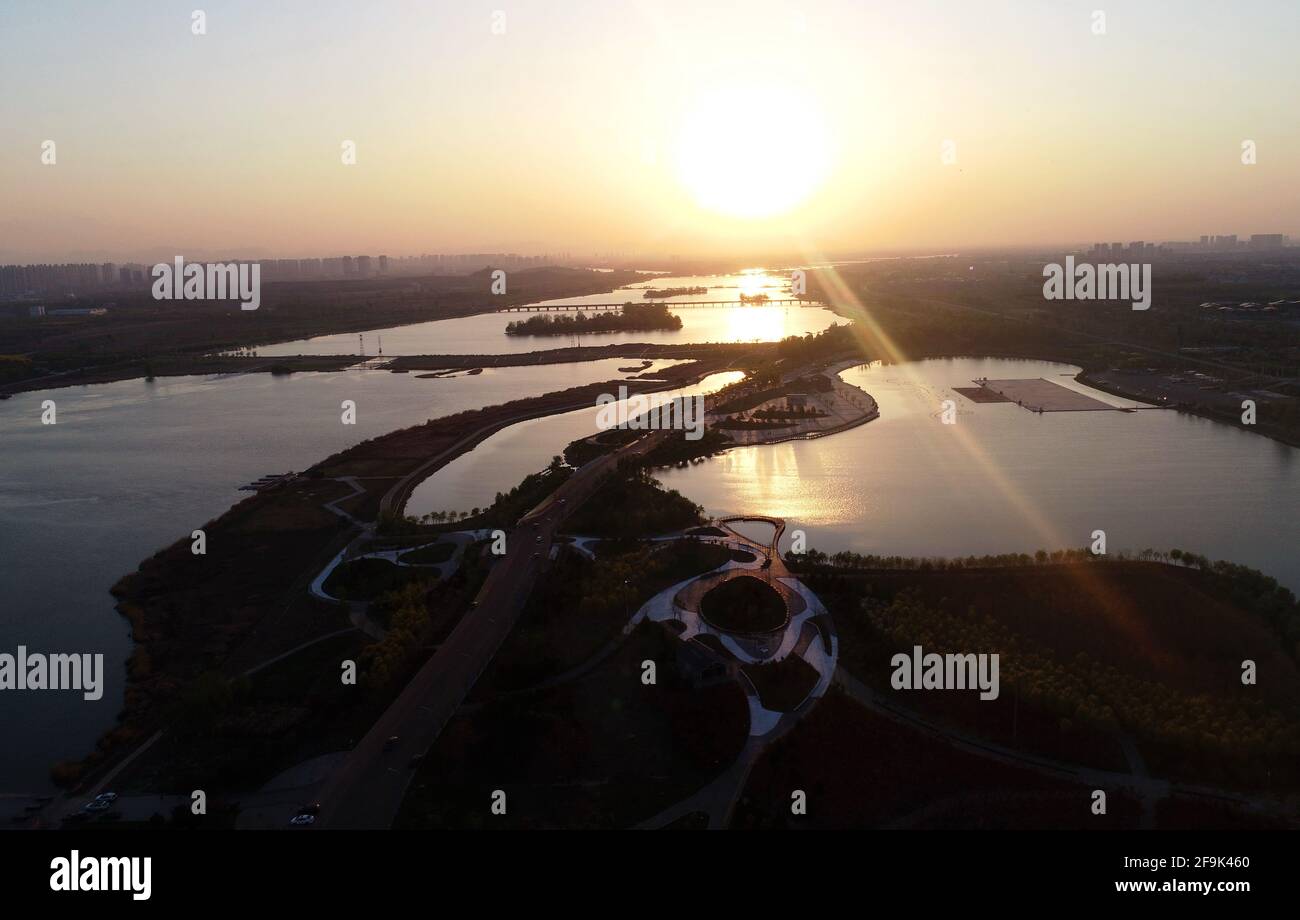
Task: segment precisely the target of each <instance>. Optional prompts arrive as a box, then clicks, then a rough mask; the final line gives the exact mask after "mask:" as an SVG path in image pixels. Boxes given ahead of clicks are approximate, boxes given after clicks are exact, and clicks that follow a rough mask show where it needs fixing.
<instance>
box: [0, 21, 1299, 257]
mask: <svg viewBox="0 0 1300 920" xmlns="http://www.w3.org/2000/svg"><path fill="white" fill-rule="evenodd" d="M196 6H198V7H199V8H201V9H203V10H204V12H205V13H206V17H207V19H206V28H207V33H206V34H204V35H195V34H193V33H192V30H191V22H192V19H191V11H192V10H193V9H195V7H196ZM1094 9H1104V11H1105V13H1106V21H1105V26H1106V31H1105V34H1104V35H1096V34H1094V32H1093V25H1094V20H1093V10H1094ZM496 10H500V11H503V12H504V14H505V20H504V26H505V30H504V34H494V33H493V24H494V11H496ZM496 21H498V22H499V20H496ZM1297 38H1300V3H1298V2H1296V0H1276V2H1264V0H1235V2H1232V3H1226V2H1222V0H1213V2H1211V0H1204V2H1202V0H1170V2H1157V0H1142V2H1139V0H1126V2H1112V0H1082V2H1076V0H1022V2H995V0H980V2H974V0H948V2H942V3H940V2H920V0H905V2H896V3H886V2H869V0H825V2H823V0H807V2H771V3H769V2H764V0H740V2H734V3H707V2H701V0H682V2H664V0H640V2H636V0H632V2H622V0H598V2H596V0H593V2H586V0H535V2H534V0H487V2H483V3H477V2H472V0H455V2H452V0H446V2H431V0H409V2H405V0H369V2H361V0H352V2H341V0H339V2H335V0H304V2H288V0H286V2H275V3H271V2H265V0H258V2H217V0H187V2H185V3H178V2H168V0H139V2H128V0H117V2H78V3H73V2H60V0H4V2H3V3H0V261H16V260H27V259H32V258H54V259H60V260H62V259H63V258H72V257H76V256H77V255H85V256H86V257H89V258H94V257H97V256H103V257H115V258H122V257H125V256H128V255H132V254H152V253H155V252H156V251H157V250H159V249H161V250H165V251H176V252H179V253H185V252H196V253H198V252H206V253H208V254H217V253H223V252H224V253H227V254H245V253H249V252H250V251H251V252H252V253H254V254H262V255H268V256H280V257H294V256H300V255H331V254H343V253H352V252H357V253H360V252H369V253H379V252H387V253H389V254H391V255H400V254H412V253H419V252H424V251H467V250H480V249H492V250H496V249H512V250H518V251H526V252H544V251H560V250H571V251H573V252H575V253H589V252H597V253H613V252H621V253H628V254H642V253H644V254H650V253H676V254H681V255H690V254H694V253H700V254H708V253H715V252H744V251H758V250H760V249H771V248H777V247H780V248H784V247H787V246H800V247H805V248H808V249H810V250H821V251H838V252H844V251H850V250H875V249H891V248H921V249H926V248H932V249H946V248H949V247H954V246H979V245H1002V244H1019V243H1049V242H1066V241H1091V240H1094V239H1095V240H1125V241H1127V240H1130V239H1146V240H1167V239H1186V238H1190V237H1194V236H1197V235H1199V234H1201V233H1239V234H1247V233H1251V232H1283V233H1290V234H1293V235H1300V216H1298V215H1300V108H1297V100H1300V67H1297V65H1296V40H1297ZM1246 139H1250V140H1253V141H1255V142H1256V144H1257V151H1258V153H1257V156H1258V162H1257V164H1256V165H1254V166H1243V165H1242V163H1241V144H1242V141H1243V140H1246ZM46 140H53V141H54V142H55V144H56V148H55V154H56V158H57V160H56V164H55V165H53V166H48V165H43V164H42V162H41V155H42V142H43V141H46ZM345 140H351V141H354V142H355V144H356V165H352V166H345V165H343V163H342V157H341V152H342V151H341V145H342V143H343V142H344V141H345ZM945 141H951V142H952V147H951V148H950V149H951V150H952V152H953V153H955V162H953V163H951V164H945V163H944V162H943V158H942V153H943V150H944V146H943V145H944V142H945Z"/></svg>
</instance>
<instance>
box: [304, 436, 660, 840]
mask: <svg viewBox="0 0 1300 920" xmlns="http://www.w3.org/2000/svg"><path fill="white" fill-rule="evenodd" d="M665 436H666V435H665V433H664V432H651V433H649V434H647V435H645V436H644V437H642V438H639V439H638V440H636V441H634V442H632V443H631V444H628V445H627V446H625V447H624V448H622V449H621V450H619V451H616V452H615V453H612V454H609V455H606V456H605V457H601V458H599V459H597V460H593V461H592V462H591V463H588V464H587V465H586V466H584V467H583V468H582V469H580V470H579V471H578V472H576V473H574V475H573V476H571V477H570V478H569V480H568V481H567V482H565V483H564V485H562V486H561V487H560V488H559V489H557V490H556V491H555V493H554V494H553V495H552V496H551V498H550V499H549V500H548V501H546V502H543V503H542V505H540V506H539V507H538V508H536V509H534V510H533V511H532V512H530V513H529V514H528V515H526V516H525V517H524V518H523V520H521V521H520V524H521V526H520V527H519V529H518V530H516V531H515V532H514V533H513V534H512V535H511V536H510V537H509V538H508V539H507V541H506V550H507V551H506V555H505V556H504V557H502V558H501V559H500V560H499V561H498V562H497V563H496V564H495V565H494V566H493V567H492V571H491V572H490V573H489V574H488V577H487V580H486V582H485V583H484V585H483V589H482V590H481V591H480V592H479V595H478V598H477V603H476V606H475V607H474V608H472V609H471V610H469V611H468V612H467V613H466V614H465V616H464V617H463V618H462V619H461V621H460V623H459V624H457V626H456V628H455V629H454V630H453V631H452V633H451V635H450V636H449V637H448V638H447V640H446V641H445V642H444V643H443V644H442V645H441V646H440V647H439V648H438V650H437V651H436V652H435V653H434V655H433V657H432V658H430V659H429V661H428V662H426V663H425V665H424V666H423V667H422V668H421V669H420V671H419V672H418V673H417V674H416V675H415V677H414V679H412V681H411V682H410V683H409V684H408V685H407V687H406V689H405V690H403V691H402V693H401V695H400V696H399V697H398V698H397V700H396V701H394V702H393V704H392V705H391V706H389V708H388V709H387V711H385V712H384V714H383V715H382V716H380V718H379V721H377V722H376V723H375V725H374V726H373V727H372V728H371V729H370V731H369V732H368V733H367V734H366V736H365V737H364V738H362V739H361V742H360V743H359V744H358V745H357V746H356V747H355V748H354V749H353V750H352V751H351V752H350V753H349V755H348V757H347V760H346V761H344V763H343V765H342V766H341V767H340V768H339V770H338V772H337V773H336V774H335V775H334V776H333V777H332V778H331V779H330V780H329V782H327V783H326V784H325V786H324V787H323V788H322V790H321V793H320V804H321V810H320V815H319V818H318V820H317V823H316V826H317V827H347V828H387V827H389V826H391V825H392V823H393V820H394V818H396V817H397V812H398V809H399V808H400V807H401V804H402V798H403V796H404V795H405V794H406V788H407V786H408V785H409V784H410V781H411V778H412V777H413V775H414V774H415V769H416V768H415V767H414V766H412V763H411V760H412V758H413V757H416V756H422V755H423V754H425V753H426V752H427V751H428V750H429V748H431V747H432V746H433V743H434V741H436V740H437V738H438V735H439V734H440V733H441V732H442V729H443V727H444V726H445V725H446V724H447V723H448V722H449V721H450V720H451V717H452V716H453V715H454V714H455V712H456V710H457V709H458V708H460V705H461V703H463V702H464V700H465V697H466V696H468V695H469V691H470V689H471V688H472V687H473V686H474V683H475V681H477V680H478V678H479V675H481V674H482V673H483V670H484V669H485V668H486V667H487V665H488V664H489V662H491V660H492V657H493V656H494V655H495V654H496V652H497V649H499V648H500V647H501V644H502V643H503V642H504V641H505V639H506V637H507V636H508V635H509V634H510V632H511V630H513V629H514V627H515V624H516V623H517V622H518V620H519V615H520V614H521V613H522V612H523V609H524V602H525V601H526V600H527V598H528V594H529V592H530V591H531V590H532V587H533V582H534V581H535V580H536V578H537V576H538V575H539V574H540V573H541V571H542V570H543V567H544V566H545V563H546V560H547V558H548V556H549V555H550V551H551V547H552V545H553V543H552V541H553V540H554V537H555V533H556V530H557V528H558V527H559V525H560V523H561V522H562V521H563V520H564V518H565V517H566V516H567V515H568V514H569V513H571V511H573V510H574V509H576V508H577V507H578V506H580V505H581V504H582V503H583V502H584V501H586V500H587V499H588V498H590V497H591V494H592V493H593V492H594V491H595V490H596V487H597V486H598V485H599V483H600V480H601V479H602V478H603V477H604V476H605V474H606V473H608V472H610V471H612V470H613V469H614V467H615V466H616V464H617V463H618V462H619V460H621V459H623V458H625V457H635V456H640V455H642V454H644V453H645V452H646V451H648V450H650V449H651V448H652V447H653V446H655V445H656V444H658V443H659V441H660V440H661V439H662V438H663V437H665ZM391 738H396V739H397V740H396V741H392V742H390V741H389V739H391ZM286 820H287V815H286Z"/></svg>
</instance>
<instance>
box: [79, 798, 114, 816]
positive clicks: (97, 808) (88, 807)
mask: <svg viewBox="0 0 1300 920" xmlns="http://www.w3.org/2000/svg"><path fill="white" fill-rule="evenodd" d="M112 807H113V803H112V802H101V801H99V799H95V801H93V802H87V803H86V804H85V805H82V806H81V810H82V811H84V812H86V813H87V814H91V815H93V814H98V813H99V812H101V811H108V810H109V809H110V808H112Z"/></svg>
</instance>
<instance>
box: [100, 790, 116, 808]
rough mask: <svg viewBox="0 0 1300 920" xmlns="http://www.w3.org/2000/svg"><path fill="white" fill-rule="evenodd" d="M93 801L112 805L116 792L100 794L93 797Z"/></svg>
mask: <svg viewBox="0 0 1300 920" xmlns="http://www.w3.org/2000/svg"><path fill="white" fill-rule="evenodd" d="M95 801H96V802H107V803H108V804H110V805H112V804H113V803H114V802H116V801H117V793H116V792H101V793H100V794H99V795H97V796H95Z"/></svg>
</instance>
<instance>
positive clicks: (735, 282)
mask: <svg viewBox="0 0 1300 920" xmlns="http://www.w3.org/2000/svg"><path fill="white" fill-rule="evenodd" d="M671 287H707V288H708V289H709V293H708V294H701V295H694V296H686V297H673V298H669V299H668V300H666V301H665V302H667V303H689V302H691V301H704V300H728V301H735V302H737V303H739V300H740V294H741V293H745V294H757V293H766V294H767V295H768V296H769V297H771V298H773V299H777V298H782V297H788V296H789V294H788V293H787V291H788V287H789V284H788V278H787V276H785V275H783V274H773V273H767V272H761V271H754V272H746V273H741V274H735V275H701V276H690V277H684V278H656V279H655V280H653V281H645V282H642V283H638V284H636V285H632V286H630V287H624V288H619V289H618V290H617V291H612V292H609V293H606V294H589V295H584V296H582V297H566V298H561V299H559V300H548V301H542V303H547V304H579V305H581V304H595V303H623V302H625V301H632V302H633V303H646V302H648V301H647V299H646V297H645V296H644V294H645V289H646V288H658V289H661V290H662V289H664V288H671ZM674 312H676V313H677V315H678V316H680V317H681V319H682V328H681V329H679V330H676V331H674V332H619V333H608V334H602V335H579V336H508V335H506V334H505V328H506V324H507V323H509V322H512V321H514V320H520V319H526V318H527V317H528V316H529V315H530V314H528V313H484V314H480V315H478V316H467V317H464V318H461V319H444V320H435V321H433V322H427V323H415V324H412V325H409V326H394V327H391V328H388V329H372V330H370V331H368V332H366V333H363V335H364V336H365V349H366V353H367V354H369V355H374V354H376V353H377V351H378V348H379V345H380V339H381V338H382V340H383V342H382V344H383V349H384V355H385V356H387V355H435V354H472V355H498V354H515V353H518V352H525V351H537V350H539V349H545V348H561V347H565V346H569V345H610V344H618V343H620V342H646V343H650V344H659V345H680V344H687V343H695V342H774V341H777V340H779V339H782V338H785V337H786V336H789V335H804V334H805V333H808V332H821V331H822V330H823V329H825V328H827V327H828V326H832V325H834V324H835V323H836V322H837V321H838V322H841V323H843V322H846V320H844V319H843V318H842V317H838V316H836V315H835V314H834V313H831V312H830V311H829V310H825V309H822V308H821V307H798V306H791V307H784V306H772V307H750V306H736V307H732V308H728V307H684V308H682V309H680V310H677V311H674ZM360 348H361V340H360V339H359V337H358V334H357V333H347V334H343V335H322V336H317V337H315V338H310V339H300V340H298V341H294V342H281V343H279V344H276V345H262V346H258V348H257V349H256V351H257V353H258V354H259V355H270V356H283V355H352V354H359V353H360Z"/></svg>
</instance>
